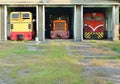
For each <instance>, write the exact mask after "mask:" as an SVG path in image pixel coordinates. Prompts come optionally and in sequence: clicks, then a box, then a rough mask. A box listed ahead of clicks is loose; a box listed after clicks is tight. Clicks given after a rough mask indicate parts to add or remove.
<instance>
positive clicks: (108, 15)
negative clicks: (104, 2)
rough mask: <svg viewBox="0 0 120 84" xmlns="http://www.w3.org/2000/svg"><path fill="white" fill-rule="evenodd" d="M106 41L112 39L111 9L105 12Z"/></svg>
mask: <svg viewBox="0 0 120 84" xmlns="http://www.w3.org/2000/svg"><path fill="white" fill-rule="evenodd" d="M106 15H107V22H106V23H107V32H108V33H107V39H112V8H108V9H107V12H106Z"/></svg>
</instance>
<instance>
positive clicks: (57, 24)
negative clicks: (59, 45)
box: [50, 17, 70, 39]
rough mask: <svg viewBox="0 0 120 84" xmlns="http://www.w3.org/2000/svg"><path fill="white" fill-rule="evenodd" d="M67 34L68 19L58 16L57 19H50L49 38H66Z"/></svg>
mask: <svg viewBox="0 0 120 84" xmlns="http://www.w3.org/2000/svg"><path fill="white" fill-rule="evenodd" d="M69 36H70V34H69V28H68V20H66V19H63V18H62V17H59V18H58V20H51V31H50V37H51V38H53V39H57V38H59V39H67V38H69Z"/></svg>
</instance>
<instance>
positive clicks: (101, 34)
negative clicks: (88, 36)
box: [96, 32, 104, 39]
mask: <svg viewBox="0 0 120 84" xmlns="http://www.w3.org/2000/svg"><path fill="white" fill-rule="evenodd" d="M96 35H97V38H98V39H102V38H103V37H104V34H103V32H96Z"/></svg>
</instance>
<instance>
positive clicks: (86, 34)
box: [84, 32, 104, 39]
mask: <svg viewBox="0 0 120 84" xmlns="http://www.w3.org/2000/svg"><path fill="white" fill-rule="evenodd" d="M94 34H95V35H96V38H98V39H102V38H104V33H103V32H84V38H86V39H91V38H93V37H92V36H93V35H94Z"/></svg>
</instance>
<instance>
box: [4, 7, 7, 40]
mask: <svg viewBox="0 0 120 84" xmlns="http://www.w3.org/2000/svg"><path fill="white" fill-rule="evenodd" d="M4 15H5V17H4V29H5V30H4V31H5V34H4V36H5V37H4V40H5V41H7V6H6V5H5V6H4Z"/></svg>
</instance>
